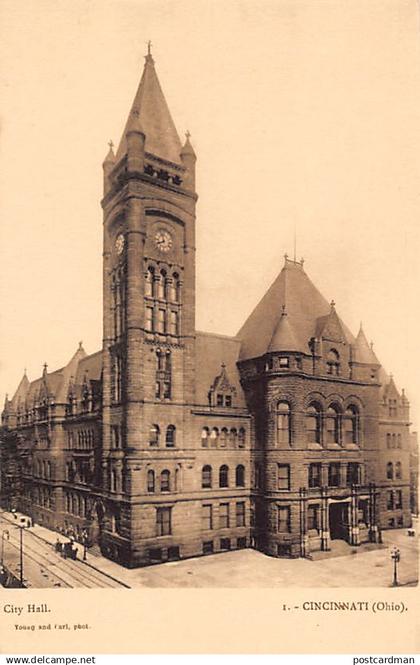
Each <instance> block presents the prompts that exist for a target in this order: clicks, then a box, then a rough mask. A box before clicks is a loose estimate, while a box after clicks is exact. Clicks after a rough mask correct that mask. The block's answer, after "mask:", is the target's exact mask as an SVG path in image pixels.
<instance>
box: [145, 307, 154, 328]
mask: <svg viewBox="0 0 420 665" xmlns="http://www.w3.org/2000/svg"><path fill="white" fill-rule="evenodd" d="M146 330H153V307H146Z"/></svg>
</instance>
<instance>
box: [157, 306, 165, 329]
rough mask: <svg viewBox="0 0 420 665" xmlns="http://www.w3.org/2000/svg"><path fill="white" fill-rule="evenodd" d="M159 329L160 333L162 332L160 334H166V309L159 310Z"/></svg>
mask: <svg viewBox="0 0 420 665" xmlns="http://www.w3.org/2000/svg"><path fill="white" fill-rule="evenodd" d="M157 329H158V332H160V333H164V332H165V310H164V309H158V325H157Z"/></svg>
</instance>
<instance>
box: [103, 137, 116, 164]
mask: <svg viewBox="0 0 420 665" xmlns="http://www.w3.org/2000/svg"><path fill="white" fill-rule="evenodd" d="M108 145H109V150H108V153H107V155H106V157H105V159H104V161H103V164H114V162H115V154H114V150H113V147H114V144H113V143H112V141H110V142H109V143H108Z"/></svg>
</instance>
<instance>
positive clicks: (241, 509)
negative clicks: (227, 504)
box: [236, 501, 245, 526]
mask: <svg viewBox="0 0 420 665" xmlns="http://www.w3.org/2000/svg"><path fill="white" fill-rule="evenodd" d="M236 526H245V502H244V501H239V502H238V503H237V504H236Z"/></svg>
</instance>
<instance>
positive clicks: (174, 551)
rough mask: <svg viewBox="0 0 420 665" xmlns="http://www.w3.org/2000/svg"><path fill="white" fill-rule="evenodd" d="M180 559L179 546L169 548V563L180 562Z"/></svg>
mask: <svg viewBox="0 0 420 665" xmlns="http://www.w3.org/2000/svg"><path fill="white" fill-rule="evenodd" d="M180 558H181V555H180V552H179V546H178V545H173V546H172V547H168V561H178V559H180Z"/></svg>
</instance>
